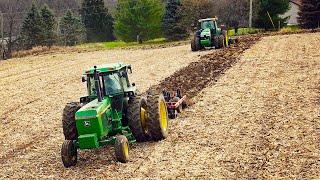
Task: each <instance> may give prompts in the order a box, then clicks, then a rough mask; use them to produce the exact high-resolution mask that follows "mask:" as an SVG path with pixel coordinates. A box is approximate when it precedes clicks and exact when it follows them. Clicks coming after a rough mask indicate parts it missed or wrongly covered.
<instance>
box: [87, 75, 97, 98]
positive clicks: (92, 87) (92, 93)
mask: <svg viewBox="0 0 320 180" xmlns="http://www.w3.org/2000/svg"><path fill="white" fill-rule="evenodd" d="M88 84H89V91H90V92H89V95H90V96H96V95H97V91H96V86H95V82H94V77H93V76H91V77H90V78H89V81H88Z"/></svg>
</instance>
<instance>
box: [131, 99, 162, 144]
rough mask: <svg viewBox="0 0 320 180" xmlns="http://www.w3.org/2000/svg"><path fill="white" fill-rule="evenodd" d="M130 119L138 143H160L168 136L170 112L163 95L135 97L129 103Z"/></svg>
mask: <svg viewBox="0 0 320 180" xmlns="http://www.w3.org/2000/svg"><path fill="white" fill-rule="evenodd" d="M128 119H129V127H130V129H131V130H132V133H133V135H134V137H135V138H136V140H137V141H138V142H145V141H148V140H155V141H160V140H163V139H165V138H166V137H167V136H168V112H167V106H166V102H165V99H164V97H163V95H153V96H148V97H147V98H142V97H141V96H136V97H134V98H133V99H132V100H131V103H129V108H128Z"/></svg>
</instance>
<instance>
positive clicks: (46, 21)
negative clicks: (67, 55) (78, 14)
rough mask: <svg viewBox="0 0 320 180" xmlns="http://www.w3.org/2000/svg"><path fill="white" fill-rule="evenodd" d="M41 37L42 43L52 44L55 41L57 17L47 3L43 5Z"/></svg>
mask: <svg viewBox="0 0 320 180" xmlns="http://www.w3.org/2000/svg"><path fill="white" fill-rule="evenodd" d="M40 14H41V21H42V22H41V39H42V43H41V44H42V45H45V46H49V47H50V46H52V45H53V43H54V41H55V33H54V26H55V19H54V14H53V12H52V11H51V10H50V9H49V7H48V6H47V5H45V6H43V8H42V9H41V12H40Z"/></svg>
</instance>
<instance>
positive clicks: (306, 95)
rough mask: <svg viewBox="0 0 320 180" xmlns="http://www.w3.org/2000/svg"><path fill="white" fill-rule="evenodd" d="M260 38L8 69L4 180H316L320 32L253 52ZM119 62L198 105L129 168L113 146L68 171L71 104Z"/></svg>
mask: <svg viewBox="0 0 320 180" xmlns="http://www.w3.org/2000/svg"><path fill="white" fill-rule="evenodd" d="M258 39H260V38H259V37H251V38H248V39H246V38H244V40H243V43H241V44H240V45H237V47H232V48H230V49H227V50H217V51H205V52H200V53H191V52H190V51H189V46H178V47H170V48H164V49H148V50H112V51H98V52H89V53H70V54H55V55H44V56H37V57H27V58H23V59H16V60H10V61H6V62H1V66H0V78H1V81H0V87H1V91H0V96H1V97H2V98H1V108H0V118H1V124H0V128H1V131H0V144H1V146H0V149H1V150H0V174H1V177H2V178H4V177H11V178H32V177H33V178H66V177H67V178H79V179H85V178H87V177H93V178H94V177H105V178H117V179H121V178H131V177H140V178H144V177H149V178H183V177H199V178H200V177H207V178H208V177H216V178H221V177H225V178H239V177H242V178H255V177H264V178H272V177H296V178H303V177H313V178H316V177H317V176H318V175H319V174H320V170H319V169H320V152H319V151H320V142H319V138H320V132H319V131H320V127H319V126H320V125H319V122H320V119H319V106H320V102H319V96H320V92H319V88H320V85H319V82H320V72H319V69H320V53H319V48H320V47H319V43H318V42H319V41H320V34H319V33H312V34H299V35H285V36H272V37H265V38H263V39H262V40H261V41H260V42H259V43H257V44H255V45H253V47H252V48H250V49H249V50H246V49H247V48H249V47H250V46H251V45H252V44H253V42H254V41H257V40H258ZM296 42H299V43H296ZM245 50H246V51H245ZM243 51H245V52H244V54H243V55H241V53H242V52H243ZM199 55H201V56H202V58H201V60H200V58H199ZM239 57H241V58H240V60H238V59H239ZM118 60H121V61H124V62H127V63H130V64H132V65H133V69H134V74H133V75H132V79H133V81H134V82H136V84H137V85H138V86H139V88H140V90H141V91H146V90H148V89H149V88H156V89H161V88H163V87H168V88H169V89H171V88H172V85H171V86H170V84H175V83H176V84H178V85H180V84H181V86H182V89H183V90H184V91H185V92H186V93H187V94H188V95H189V97H192V102H193V103H194V105H192V106H191V107H189V108H188V109H187V110H186V111H185V112H184V113H183V114H182V115H181V116H180V117H179V118H178V119H177V120H174V121H171V133H170V136H169V137H168V139H166V140H165V141H162V142H158V143H142V144H136V145H134V147H133V148H132V150H131V154H130V155H131V161H130V162H129V163H127V164H121V163H117V162H115V158H114V157H113V149H112V148H110V147H106V148H102V149H98V150H90V151H81V152H80V159H79V163H78V166H77V167H74V168H71V169H64V168H63V166H62V164H61V161H60V146H61V143H62V141H63V135H62V129H61V120H60V118H61V112H62V109H63V107H64V104H65V103H67V102H69V101H76V100H77V99H78V98H79V97H80V96H81V95H84V93H85V89H84V86H83V85H82V84H81V82H80V77H81V73H82V70H84V69H86V68H88V67H89V66H91V65H94V64H102V63H106V62H116V61H118ZM208 66H209V68H208V69H204V68H205V67H208ZM188 70H189V71H188ZM174 72H176V73H175V74H174ZM188 75H189V76H188ZM169 76H170V77H169ZM164 78H166V81H162V82H161V80H163V79H164ZM191 80H194V81H191ZM197 83H199V87H197ZM203 88H204V89H203Z"/></svg>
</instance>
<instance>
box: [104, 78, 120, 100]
mask: <svg viewBox="0 0 320 180" xmlns="http://www.w3.org/2000/svg"><path fill="white" fill-rule="evenodd" d="M103 79H104V86H105V92H106V95H115V94H120V93H122V88H121V84H120V79H119V76H118V74H108V75H105V76H104V77H103Z"/></svg>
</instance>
